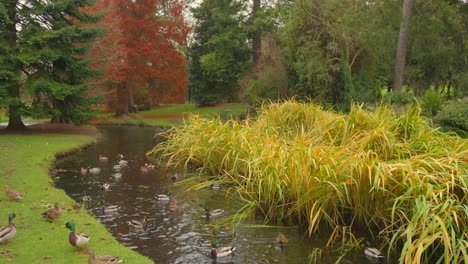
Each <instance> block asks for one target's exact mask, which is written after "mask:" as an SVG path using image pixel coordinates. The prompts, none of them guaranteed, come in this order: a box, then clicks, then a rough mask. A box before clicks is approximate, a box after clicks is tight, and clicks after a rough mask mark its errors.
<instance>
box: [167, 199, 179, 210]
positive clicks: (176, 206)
mask: <svg viewBox="0 0 468 264" xmlns="http://www.w3.org/2000/svg"><path fill="white" fill-rule="evenodd" d="M177 210H179V206H178V205H177V202H176V201H175V200H173V201H171V204H169V211H170V212H175V211H177Z"/></svg>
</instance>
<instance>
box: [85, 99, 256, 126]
mask: <svg viewBox="0 0 468 264" xmlns="http://www.w3.org/2000/svg"><path fill="white" fill-rule="evenodd" d="M188 114H199V115H202V116H214V115H217V116H221V117H222V118H229V117H230V116H231V115H233V116H245V115H246V114H247V106H246V105H244V104H223V105H218V106H212V107H201V108H199V107H197V106H196V105H195V104H179V105H168V106H162V107H159V108H155V109H151V110H147V111H139V112H137V113H132V114H129V115H128V116H125V117H120V118H115V117H114V114H113V113H102V114H99V115H98V117H97V118H95V119H94V120H93V121H92V123H93V124H99V125H132V126H157V127H172V126H174V125H181V124H182V123H183V119H184V118H185V117H187V116H188Z"/></svg>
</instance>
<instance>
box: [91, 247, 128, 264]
mask: <svg viewBox="0 0 468 264" xmlns="http://www.w3.org/2000/svg"><path fill="white" fill-rule="evenodd" d="M87 251H88V255H89V259H88V264H114V263H121V262H122V260H121V259H120V258H119V257H116V256H111V255H99V256H96V255H95V253H94V250H92V249H90V248H88V250H87Z"/></svg>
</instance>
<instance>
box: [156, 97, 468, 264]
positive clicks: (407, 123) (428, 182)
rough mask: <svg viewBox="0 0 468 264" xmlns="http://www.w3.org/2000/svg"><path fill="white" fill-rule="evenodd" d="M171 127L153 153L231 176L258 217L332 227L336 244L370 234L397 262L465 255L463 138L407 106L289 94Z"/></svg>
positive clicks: (467, 185) (467, 157) (467, 165)
mask: <svg viewBox="0 0 468 264" xmlns="http://www.w3.org/2000/svg"><path fill="white" fill-rule="evenodd" d="M171 132H173V133H168V134H167V137H168V141H166V142H165V143H163V144H160V145H158V146H157V147H156V148H155V149H154V150H153V154H156V153H158V155H161V154H162V155H163V156H164V157H166V158H168V159H169V164H186V165H188V164H189V165H191V166H194V167H199V168H201V169H202V170H201V171H202V172H203V173H205V174H208V175H215V176H214V180H216V181H223V182H225V183H226V184H231V185H233V186H235V187H236V188H235V190H237V192H238V194H239V195H241V196H242V197H243V198H244V199H245V200H247V201H249V203H248V205H249V206H246V209H247V210H246V212H253V211H255V212H257V213H260V214H262V215H263V216H264V217H265V219H266V220H267V221H268V220H272V221H277V220H281V221H294V222H296V223H300V224H302V225H304V226H305V227H306V228H307V230H308V232H309V235H312V234H315V233H318V232H319V231H321V230H327V231H329V232H332V234H333V235H332V237H331V238H330V243H331V241H333V240H334V239H339V240H340V241H344V242H346V243H349V244H350V247H348V248H347V249H345V250H344V251H343V252H346V251H347V250H349V249H350V248H351V247H356V246H357V245H358V244H360V243H362V242H363V241H364V240H372V241H374V242H376V244H375V246H377V247H379V248H384V249H385V252H386V253H387V254H388V255H390V256H399V261H400V263H461V262H463V261H465V260H466V259H468V251H467V245H468V221H467V219H468V205H467V200H468V177H467V175H468V141H467V140H466V139H461V138H459V137H457V136H454V135H452V134H443V133H440V132H438V131H436V130H434V129H432V128H431V127H430V126H428V124H427V120H425V119H423V118H422V117H421V116H420V115H419V109H417V108H415V107H413V108H410V109H409V110H408V111H407V112H405V113H402V114H400V115H396V114H395V113H394V112H392V111H391V110H389V109H388V108H386V107H380V108H378V109H376V110H375V111H373V112H366V111H364V110H363V109H362V108H361V107H358V106H354V107H353V108H352V109H351V111H350V113H349V114H347V115H344V114H338V113H334V112H328V111H323V110H322V109H321V108H319V107H318V106H315V105H309V104H300V103H297V102H292V101H290V102H285V103H283V104H271V105H265V106H264V107H263V109H261V110H260V111H259V112H258V117H257V118H256V119H255V120H246V121H242V122H238V121H230V122H222V121H221V120H209V119H204V118H201V117H200V116H192V117H190V119H189V120H187V121H186V124H185V125H184V126H181V127H174V128H173V129H172V130H171ZM204 184H205V185H209V184H210V182H207V183H204ZM246 215H247V214H246ZM346 243H345V244H346ZM343 254H345V253H343Z"/></svg>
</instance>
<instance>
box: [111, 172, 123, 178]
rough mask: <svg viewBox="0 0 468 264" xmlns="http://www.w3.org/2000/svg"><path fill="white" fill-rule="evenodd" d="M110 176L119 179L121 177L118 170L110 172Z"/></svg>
mask: <svg viewBox="0 0 468 264" xmlns="http://www.w3.org/2000/svg"><path fill="white" fill-rule="evenodd" d="M112 177H114V178H116V179H120V178H122V173H120V172H117V173H114V174H112Z"/></svg>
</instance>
